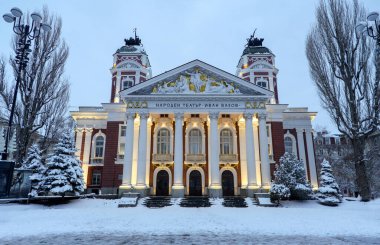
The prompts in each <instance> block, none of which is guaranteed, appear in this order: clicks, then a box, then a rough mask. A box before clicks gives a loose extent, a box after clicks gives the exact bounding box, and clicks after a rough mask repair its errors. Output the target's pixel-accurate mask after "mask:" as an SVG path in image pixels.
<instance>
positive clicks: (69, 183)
mask: <svg viewBox="0 0 380 245" xmlns="http://www.w3.org/2000/svg"><path fill="white" fill-rule="evenodd" d="M73 139H74V137H73V135H72V133H69V132H66V133H64V134H63V136H62V138H61V139H60V140H59V142H58V144H57V145H55V147H54V149H53V153H52V155H51V156H49V158H48V159H47V163H46V166H47V170H46V172H45V174H44V176H43V181H42V184H41V188H42V189H43V190H44V191H45V193H52V194H54V195H61V196H64V195H65V194H66V193H67V192H70V193H74V194H75V195H79V194H80V193H81V192H83V190H84V181H83V171H82V168H81V166H80V161H79V159H78V158H77V157H76V156H75V152H76V149H75V145H74V140H73Z"/></svg>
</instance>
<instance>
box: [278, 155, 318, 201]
mask: <svg viewBox="0 0 380 245" xmlns="http://www.w3.org/2000/svg"><path fill="white" fill-rule="evenodd" d="M274 176H275V180H274V184H275V185H279V184H282V185H284V186H286V187H287V188H289V190H290V198H291V199H299V200H304V199H309V198H310V196H311V194H312V190H311V186H310V184H309V183H308V182H307V180H306V172H305V168H304V167H303V162H302V161H300V160H298V159H297V157H296V156H295V155H294V154H291V153H288V152H285V154H284V155H283V156H282V157H281V158H280V164H278V165H277V166H276V171H275V172H274Z"/></svg>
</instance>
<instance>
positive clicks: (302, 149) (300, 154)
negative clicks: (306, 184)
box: [296, 128, 309, 179]
mask: <svg viewBox="0 0 380 245" xmlns="http://www.w3.org/2000/svg"><path fill="white" fill-rule="evenodd" d="M296 131H297V143H298V159H299V160H302V161H303V166H304V168H305V171H306V179H309V177H308V176H307V166H306V154H305V143H304V140H303V129H301V128H296Z"/></svg>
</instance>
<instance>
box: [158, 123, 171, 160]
mask: <svg viewBox="0 0 380 245" xmlns="http://www.w3.org/2000/svg"><path fill="white" fill-rule="evenodd" d="M169 153H170V132H169V130H167V129H166V128H163V129H160V130H159V131H158V134H157V154H169Z"/></svg>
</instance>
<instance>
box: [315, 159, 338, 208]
mask: <svg viewBox="0 0 380 245" xmlns="http://www.w3.org/2000/svg"><path fill="white" fill-rule="evenodd" d="M319 178H320V185H319V189H318V192H317V198H318V200H319V202H320V203H322V204H324V205H331V206H336V205H338V203H340V202H341V201H342V198H341V193H340V189H339V186H338V183H337V182H336V180H335V177H334V175H333V173H332V168H331V165H330V163H329V162H328V161H327V160H326V159H324V160H323V162H322V164H321V173H320V177H319Z"/></svg>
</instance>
